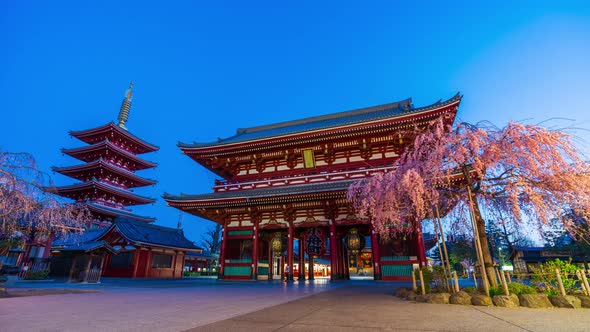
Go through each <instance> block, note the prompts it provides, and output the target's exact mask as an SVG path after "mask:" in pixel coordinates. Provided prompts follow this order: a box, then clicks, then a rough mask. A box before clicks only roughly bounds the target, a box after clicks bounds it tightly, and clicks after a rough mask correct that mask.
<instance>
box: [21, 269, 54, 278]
mask: <svg viewBox="0 0 590 332" xmlns="http://www.w3.org/2000/svg"><path fill="white" fill-rule="evenodd" d="M48 275H49V270H44V271H29V272H28V273H27V274H26V275H25V278H24V279H25V280H43V279H47V276H48Z"/></svg>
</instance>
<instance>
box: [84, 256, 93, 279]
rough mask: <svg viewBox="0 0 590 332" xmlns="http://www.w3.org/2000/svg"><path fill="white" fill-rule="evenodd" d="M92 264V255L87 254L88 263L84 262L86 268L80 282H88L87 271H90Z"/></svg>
mask: <svg viewBox="0 0 590 332" xmlns="http://www.w3.org/2000/svg"><path fill="white" fill-rule="evenodd" d="M91 265H92V256H88V263H87V264H86V269H85V270H84V280H82V283H86V282H88V273H90V266H91Z"/></svg>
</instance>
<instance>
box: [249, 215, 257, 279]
mask: <svg viewBox="0 0 590 332" xmlns="http://www.w3.org/2000/svg"><path fill="white" fill-rule="evenodd" d="M253 233H254V235H253V237H254V239H253V240H254V241H253V244H252V274H251V276H252V279H254V280H258V238H259V236H258V222H256V223H255V224H254V232H253Z"/></svg>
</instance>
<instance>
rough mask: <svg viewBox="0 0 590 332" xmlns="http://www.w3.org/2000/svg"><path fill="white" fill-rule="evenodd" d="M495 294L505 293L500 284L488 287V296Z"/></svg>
mask: <svg viewBox="0 0 590 332" xmlns="http://www.w3.org/2000/svg"><path fill="white" fill-rule="evenodd" d="M496 295H505V294H504V289H503V288H502V286H498V287H490V297H494V296H496Z"/></svg>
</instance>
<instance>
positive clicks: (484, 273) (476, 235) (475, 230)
mask: <svg viewBox="0 0 590 332" xmlns="http://www.w3.org/2000/svg"><path fill="white" fill-rule="evenodd" d="M463 174H464V175H465V179H466V180H467V195H468V196H469V212H470V213H471V221H472V222H473V239H474V241H475V247H476V249H477V250H476V252H477V259H478V260H479V265H480V268H481V279H482V281H483V288H484V290H485V292H486V295H487V296H490V284H489V283H488V274H487V271H486V266H485V262H484V258H483V252H482V250H481V243H480V241H479V231H478V228H477V220H476V217H475V208H474V207H473V198H472V197H471V187H470V185H471V181H469V176H470V175H469V172H468V171H467V170H466V168H465V167H463Z"/></svg>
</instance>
